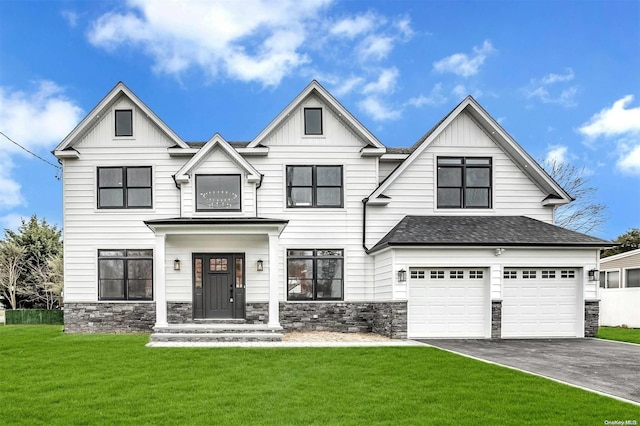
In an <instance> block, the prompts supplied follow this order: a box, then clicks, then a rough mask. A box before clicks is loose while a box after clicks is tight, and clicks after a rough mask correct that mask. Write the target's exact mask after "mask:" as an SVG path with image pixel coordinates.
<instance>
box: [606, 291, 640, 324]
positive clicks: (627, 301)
mask: <svg viewBox="0 0 640 426" xmlns="http://www.w3.org/2000/svg"><path fill="white" fill-rule="evenodd" d="M600 325H605V326H612V327H617V326H621V325H626V326H627V327H631V328H640V287H633V288H601V289H600Z"/></svg>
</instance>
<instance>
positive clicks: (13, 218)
mask: <svg viewBox="0 0 640 426" xmlns="http://www.w3.org/2000/svg"><path fill="white" fill-rule="evenodd" d="M23 219H26V218H25V217H24V216H22V215H19V214H15V213H9V214H7V215H4V216H0V231H4V230H5V229H10V230H12V231H17V230H18V228H19V227H20V226H21V225H22V220H23Z"/></svg>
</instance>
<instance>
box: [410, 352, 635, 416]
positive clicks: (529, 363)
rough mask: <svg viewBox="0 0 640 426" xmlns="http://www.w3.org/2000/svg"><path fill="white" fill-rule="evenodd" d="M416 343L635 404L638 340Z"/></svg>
mask: <svg viewBox="0 0 640 426" xmlns="http://www.w3.org/2000/svg"><path fill="white" fill-rule="evenodd" d="M420 342H422V343H426V344H428V345H431V346H435V347H437V348H440V349H445V350H448V351H451V352H456V353H459V354H462V355H466V356H470V357H473V358H477V359H480V360H483V361H489V362H492V363H496V364H500V365H505V366H509V367H513V368H516V369H519V370H523V371H527V372H530V373H534V374H537V375H540V376H544V377H548V378H551V379H555V380H560V381H562V382H565V383H568V384H571V385H574V386H578V387H581V388H585V389H589V390H595V391H597V392H601V393H604V394H607V395H612V396H615V397H618V398H623V399H625V400H628V401H630V402H633V403H635V404H637V405H640V345H633V344H627V343H621V342H613V341H608V340H600V339H527V340H510V339H505V340H432V339H428V340H420Z"/></svg>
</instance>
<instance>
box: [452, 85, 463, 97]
mask: <svg viewBox="0 0 640 426" xmlns="http://www.w3.org/2000/svg"><path fill="white" fill-rule="evenodd" d="M451 93H453V94H454V95H455V96H457V97H458V98H464V97H465V96H466V95H467V89H466V87H464V86H463V85H462V84H458V85H456V87H454V88H453V90H451Z"/></svg>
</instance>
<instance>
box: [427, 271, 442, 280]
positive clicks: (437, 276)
mask: <svg viewBox="0 0 640 426" xmlns="http://www.w3.org/2000/svg"><path fill="white" fill-rule="evenodd" d="M429 276H430V277H431V279H432V280H443V279H444V271H430V273H429Z"/></svg>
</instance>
